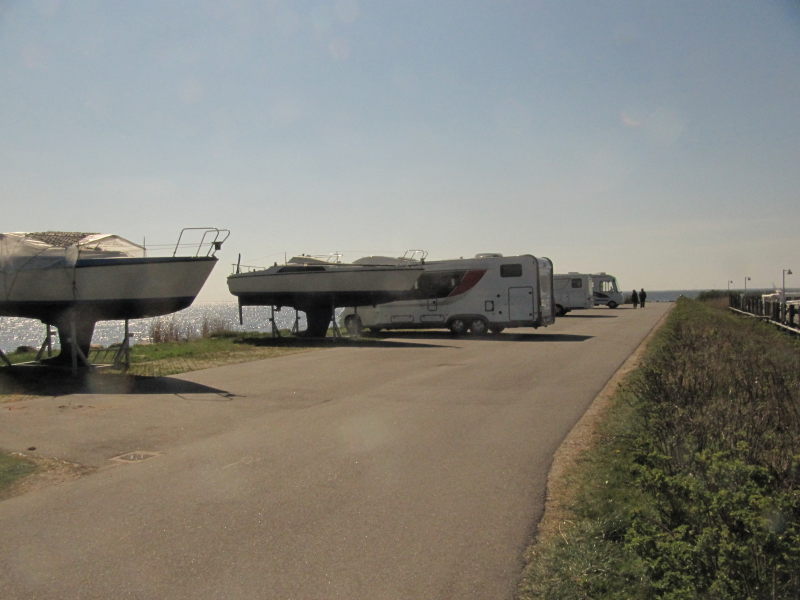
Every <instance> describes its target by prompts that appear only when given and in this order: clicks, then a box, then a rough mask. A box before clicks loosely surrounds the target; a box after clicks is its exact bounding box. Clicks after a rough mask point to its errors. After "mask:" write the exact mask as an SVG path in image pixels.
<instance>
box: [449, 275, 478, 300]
mask: <svg viewBox="0 0 800 600" xmlns="http://www.w3.org/2000/svg"><path fill="white" fill-rule="evenodd" d="M485 274H486V269H473V270H472V271H467V272H466V274H465V275H464V278H463V279H462V280H461V283H459V284H458V285H457V286H456V287H455V288H454V289H453V291H452V292H450V293H449V294H447V296H448V297H450V296H458V295H459V294H463V293H464V292H466V291H467V290H470V289H472V288H473V287H475V284H476V283H478V282H479V281H480V280H481V278H482V277H483V276H484V275H485Z"/></svg>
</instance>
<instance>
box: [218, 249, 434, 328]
mask: <svg viewBox="0 0 800 600" xmlns="http://www.w3.org/2000/svg"><path fill="white" fill-rule="evenodd" d="M243 268H244V269H247V268H248V267H243V266H242V265H236V271H235V272H234V273H233V274H232V275H230V276H229V277H228V289H229V290H230V292H231V294H233V295H234V296H236V297H237V298H238V300H239V306H240V307H241V306H274V307H277V308H281V307H284V306H289V307H291V308H294V309H296V310H301V311H303V312H305V313H306V321H307V323H308V326H307V329H306V331H305V334H304V335H307V336H311V337H323V336H325V334H326V332H327V330H328V325H329V324H330V322H331V319H332V318H333V312H334V309H335V308H337V307H342V306H369V305H375V304H380V303H383V302H391V301H393V300H400V299H403V298H407V297H410V296H412V295H413V294H414V293H415V287H416V283H417V279H418V278H419V276H420V275H421V274H422V272H423V270H422V267H421V266H420V265H419V263H418V262H417V261H414V260H411V259H409V260H408V261H405V262H402V263H400V264H394V265H389V264H351V263H342V262H339V261H338V256H333V257H329V258H327V259H323V258H318V257H313V256H295V257H293V258H291V259H290V260H289V261H287V262H286V264H283V265H279V264H277V263H276V264H275V265H273V266H272V267H269V268H266V269H263V268H252V267H251V268H250V269H251V270H249V271H243Z"/></svg>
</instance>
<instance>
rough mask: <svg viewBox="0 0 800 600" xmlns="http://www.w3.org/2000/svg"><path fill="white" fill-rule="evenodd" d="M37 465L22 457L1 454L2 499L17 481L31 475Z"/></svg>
mask: <svg viewBox="0 0 800 600" xmlns="http://www.w3.org/2000/svg"><path fill="white" fill-rule="evenodd" d="M35 469H36V465H35V464H34V463H33V462H32V461H30V460H26V459H25V458H23V457H21V456H17V455H14V454H7V453H5V452H0V499H2V498H3V497H4V495H5V494H6V492H7V490H9V489H10V488H11V486H12V485H14V484H15V483H16V482H17V481H19V480H20V479H22V478H23V477H26V476H27V475H30V474H31V473H33V471H34V470H35Z"/></svg>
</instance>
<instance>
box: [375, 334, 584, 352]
mask: <svg viewBox="0 0 800 600" xmlns="http://www.w3.org/2000/svg"><path fill="white" fill-rule="evenodd" d="M369 337H371V338H375V339H381V338H393V339H397V338H400V339H404V340H405V339H429V340H451V341H452V340H458V341H472V342H585V341H586V340H589V339H591V338H592V337H594V336H591V335H574V334H570V333H499V334H493V335H485V336H475V335H464V336H454V335H453V334H452V333H450V332H448V331H392V332H385V333H371V334H369ZM420 345H423V344H420ZM436 347H438V348H441V347H442V345H441V344H436Z"/></svg>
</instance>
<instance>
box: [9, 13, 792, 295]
mask: <svg viewBox="0 0 800 600" xmlns="http://www.w3.org/2000/svg"><path fill="white" fill-rule="evenodd" d="M0 85H2V93H0V194H1V195H2V205H3V216H2V222H3V226H2V228H0V230H2V231H36V230H46V229H56V230H83V231H103V232H111V233H118V234H120V235H123V236H125V237H129V238H130V239H133V240H135V241H140V240H141V239H142V238H144V237H146V238H147V240H148V243H149V242H169V241H174V240H175V238H176V237H177V233H178V231H179V230H180V229H181V228H182V227H185V226H195V225H214V226H217V227H227V228H229V229H231V231H232V235H231V238H230V239H229V240H228V243H227V244H226V246H225V248H224V250H223V252H222V253H221V254H220V257H221V259H222V260H221V264H220V265H218V267H217V268H216V269H215V272H214V273H213V274H212V276H211V279H210V280H209V282H208V284H207V285H206V288H205V289H204V292H203V293H202V294H201V297H200V299H201V300H203V299H205V300H213V299H228V298H231V297H230V296H229V295H228V294H227V288H226V285H225V277H226V275H227V274H228V273H229V272H230V264H231V263H234V262H236V258H237V255H238V254H239V253H241V254H242V256H243V259H242V260H243V262H245V263H248V264H271V263H272V262H273V261H275V260H278V261H280V260H282V259H283V256H284V253H286V254H288V255H290V256H291V255H293V254H299V253H302V252H305V253H312V254H313V253H328V252H332V251H342V252H344V253H345V258H346V259H353V258H357V257H359V256H362V255H365V254H389V255H399V254H402V253H403V252H404V251H405V250H406V249H408V248H425V249H427V250H428V251H429V253H430V256H431V258H450V257H457V256H469V255H472V254H475V253H477V252H503V253H505V254H517V253H532V254H535V255H542V256H549V257H550V258H551V259H552V260H553V261H554V263H555V265H556V270H557V272H566V271H600V270H603V271H608V272H613V273H615V274H616V275H617V276H618V277H619V279H620V282H621V284H622V286H623V287H624V288H625V289H628V288H632V287H634V286H636V287H642V286H643V287H645V288H649V289H654V290H655V289H683V288H712V287H716V288H724V287H725V286H726V284H727V281H728V280H729V279H730V280H734V282H735V287H741V286H742V285H743V280H744V277H745V276H748V275H749V276H750V277H752V280H751V281H750V282H749V283H748V286H753V287H770V286H772V285H773V284H777V285H780V280H781V269H782V268H787V267H790V268H793V270H794V271H795V275H793V276H791V277H790V278H788V280H787V283H792V284H793V285H794V286H800V236H798V230H800V227H798V223H800V3H799V2H797V1H794V0H760V1H755V0H753V1H746V0H719V1H703V0H687V1H667V2H659V1H646V0H631V1H608V2H604V1H580V2H579V1H555V0H553V1H534V0H526V1H512V0H507V1H503V0H498V1H488V0H487V1H483V2H477V1H469V0H458V1H438V0H437V1H434V2H431V1H428V0H426V1H416V0H409V1H404V0H392V1H389V0H384V1H380V2H378V1H374V2H367V1H364V0H361V1H359V0H339V1H330V2H328V1H322V0H320V1H314V2H311V1H308V2H306V1H297V2H288V1H286V2H282V1H280V0H272V1H265V2H257V1H247V0H240V1H229V2H225V1H222V0H208V1H205V2H204V1H170V2H165V1H149V0H137V1H135V2H131V1H125V0H117V1H114V0H70V1H68V0H64V1H59V0H0Z"/></svg>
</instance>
